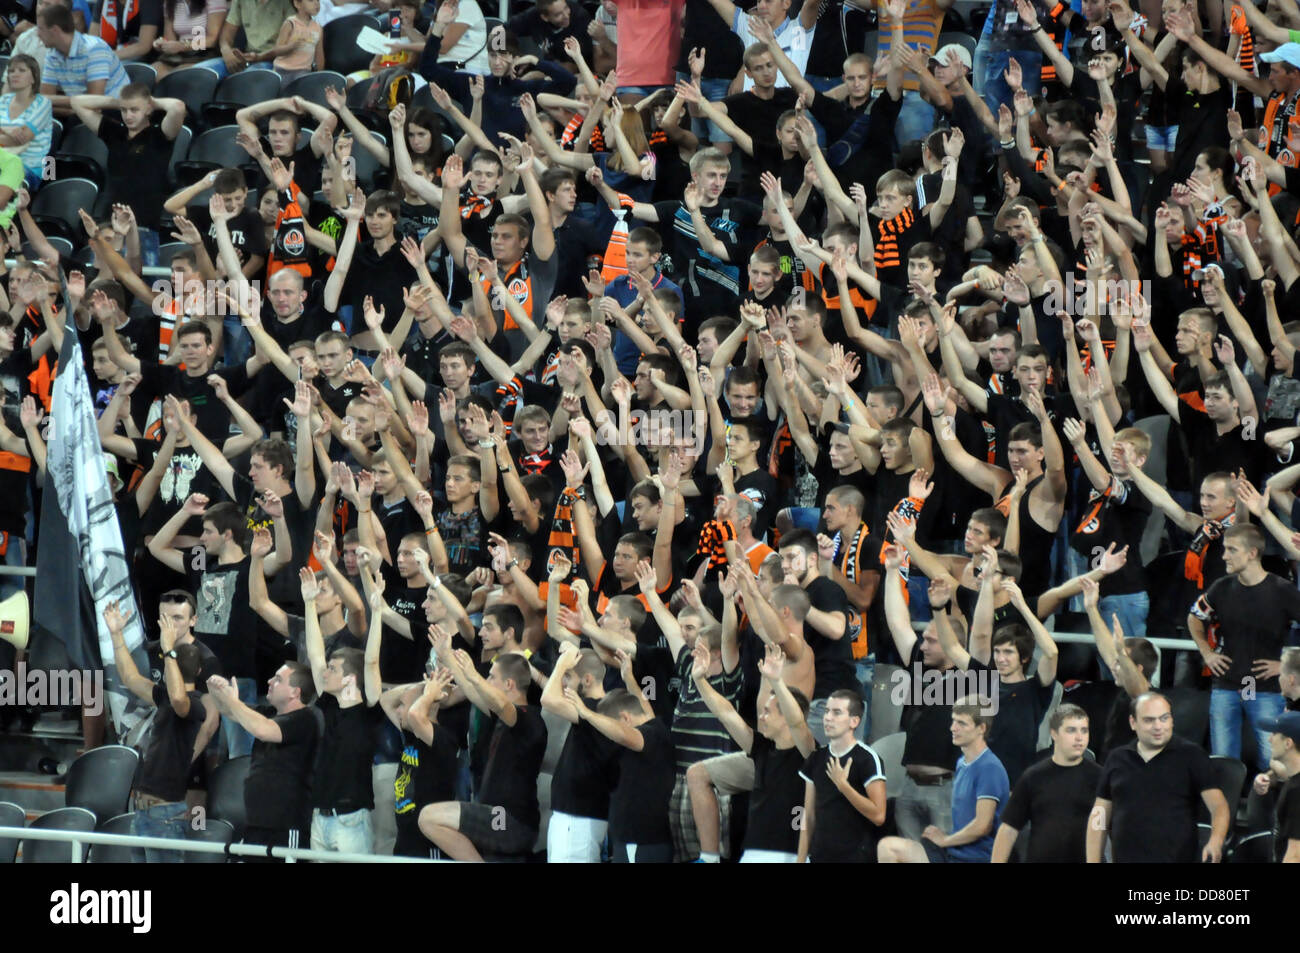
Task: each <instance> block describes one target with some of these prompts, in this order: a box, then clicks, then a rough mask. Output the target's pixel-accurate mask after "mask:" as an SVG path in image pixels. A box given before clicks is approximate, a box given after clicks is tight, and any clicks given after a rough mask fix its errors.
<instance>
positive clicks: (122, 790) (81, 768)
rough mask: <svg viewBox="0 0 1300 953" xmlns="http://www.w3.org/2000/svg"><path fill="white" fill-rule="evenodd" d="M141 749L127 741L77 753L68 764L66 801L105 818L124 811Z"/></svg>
mask: <svg viewBox="0 0 1300 953" xmlns="http://www.w3.org/2000/svg"><path fill="white" fill-rule="evenodd" d="M139 766H140V753H139V752H138V751H136V750H135V749H134V748H128V747H127V746H126V745H104V746H103V747H100V748H92V749H91V750H90V751H87V752H86V753H85V754H83V755H81V756H79V757H78V758H77V760H76V761H73V762H72V766H71V767H70V768H68V781H67V785H68V787H67V793H66V795H65V798H66V803H67V805H68V806H69V807H84V808H85V809H86V810H88V811H90V812H91V813H93V814H94V815H95V817H96V818H102V819H104V820H107V819H108V818H111V817H117V816H118V815H119V814H125V813H126V810H127V806H128V802H129V800H130V798H131V786H132V784H133V783H134V781H135V772H136V768H138V767H139Z"/></svg>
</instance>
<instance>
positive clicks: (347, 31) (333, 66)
mask: <svg viewBox="0 0 1300 953" xmlns="http://www.w3.org/2000/svg"><path fill="white" fill-rule="evenodd" d="M367 27H369V28H370V29H372V30H378V29H379V28H380V25H379V21H378V20H377V19H375V17H373V16H371V15H370V14H368V13H352V14H349V15H348V16H345V17H339V18H338V19H337V20H331V21H330V22H329V23H327V24H325V30H324V35H323V36H322V38H321V42H322V43H324V44H325V68H326V69H329V70H334V71H336V72H338V73H355V72H357V71H358V70H363V69H368V68H369V66H370V60H371V56H370V54H369V53H367V52H366V51H365V50H363V49H361V48H360V47H359V46H357V36H358V35H360V33H361V31H362V30H364V29H366V28H367Z"/></svg>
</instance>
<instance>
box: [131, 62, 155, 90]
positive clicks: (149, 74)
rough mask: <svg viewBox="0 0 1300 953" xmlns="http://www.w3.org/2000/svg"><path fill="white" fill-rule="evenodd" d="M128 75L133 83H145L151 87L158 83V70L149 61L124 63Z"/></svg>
mask: <svg viewBox="0 0 1300 953" xmlns="http://www.w3.org/2000/svg"><path fill="white" fill-rule="evenodd" d="M122 65H123V66H124V67H125V68H126V75H127V76H129V77H131V82H133V83H144V84H145V85H146V86H148V87H149V88H150V89H153V88H154V86H156V85H157V84H158V71H157V70H156V69H154V68H153V67H152V66H150V65H149V64H148V63H123V64H122Z"/></svg>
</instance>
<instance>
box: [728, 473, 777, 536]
mask: <svg viewBox="0 0 1300 953" xmlns="http://www.w3.org/2000/svg"><path fill="white" fill-rule="evenodd" d="M736 492H737V493H740V494H742V495H744V496H747V497H749V499H750V501H751V502H752V503H753V504H754V508H755V509H756V510H758V512H757V513H756V514H754V524H753V526H751V527H750V532H751V533H753V534H754V538H755V539H758V540H762V539H764V538H766V536H767V531H768V530H769V529H771V527H772V521H773V520H774V519H776V514H777V511H778V510H779V509H780V508H781V499H780V493H781V491H780V487H778V486H777V483H776V480H775V479H773V478H772V474H770V473H768V472H767V471H766V470H764V469H763V468H762V467H759V468H758V469H757V470H754V471H752V472H750V473H746V474H745V475H744V476H737V477H736Z"/></svg>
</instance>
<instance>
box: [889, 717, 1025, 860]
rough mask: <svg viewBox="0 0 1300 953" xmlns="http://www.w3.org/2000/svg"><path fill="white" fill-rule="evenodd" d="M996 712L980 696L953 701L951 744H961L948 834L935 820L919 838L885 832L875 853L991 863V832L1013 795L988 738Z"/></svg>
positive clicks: (899, 858)
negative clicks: (897, 835) (889, 834)
mask: <svg viewBox="0 0 1300 953" xmlns="http://www.w3.org/2000/svg"><path fill="white" fill-rule="evenodd" d="M992 718H993V712H991V711H990V709H989V707H988V705H987V704H986V703H985V702H984V701H983V700H982V699H977V698H962V699H959V700H958V701H957V703H956V704H954V705H953V706H952V743H953V744H954V745H956V746H957V747H958V748H961V757H960V758H959V759H958V760H957V776H956V778H955V779H954V780H953V784H952V827H953V832H952V833H951V834H946V833H944V832H943V831H941V830H940V829H939V828H937V827H935V826H934V825H933V824H931V825H930V826H929V827H927V828H926V829H925V830H924V831H923V832H922V834H921V840H920V841H914V840H906V839H904V838H902V837H886V838H885V839H884V840H882V841H881V842H880V846H879V847H878V848H877V851H876V856H877V859H878V860H879V861H880V862H881V863H882V864H987V863H988V862H989V858H990V857H991V856H992V854H993V832H994V831H995V830H997V826H998V817H999V816H1000V815H1001V813H1002V808H1003V807H1005V806H1006V803H1007V798H1008V797H1009V796H1010V795H1011V784H1010V782H1009V781H1008V780H1007V771H1006V768H1004V767H1002V762H1001V761H999V760H998V756H997V755H995V754H994V753H993V752H992V750H990V749H989V746H988V743H987V742H986V741H985V738H986V737H987V735H988V731H989V723H990V722H991V721H992Z"/></svg>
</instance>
